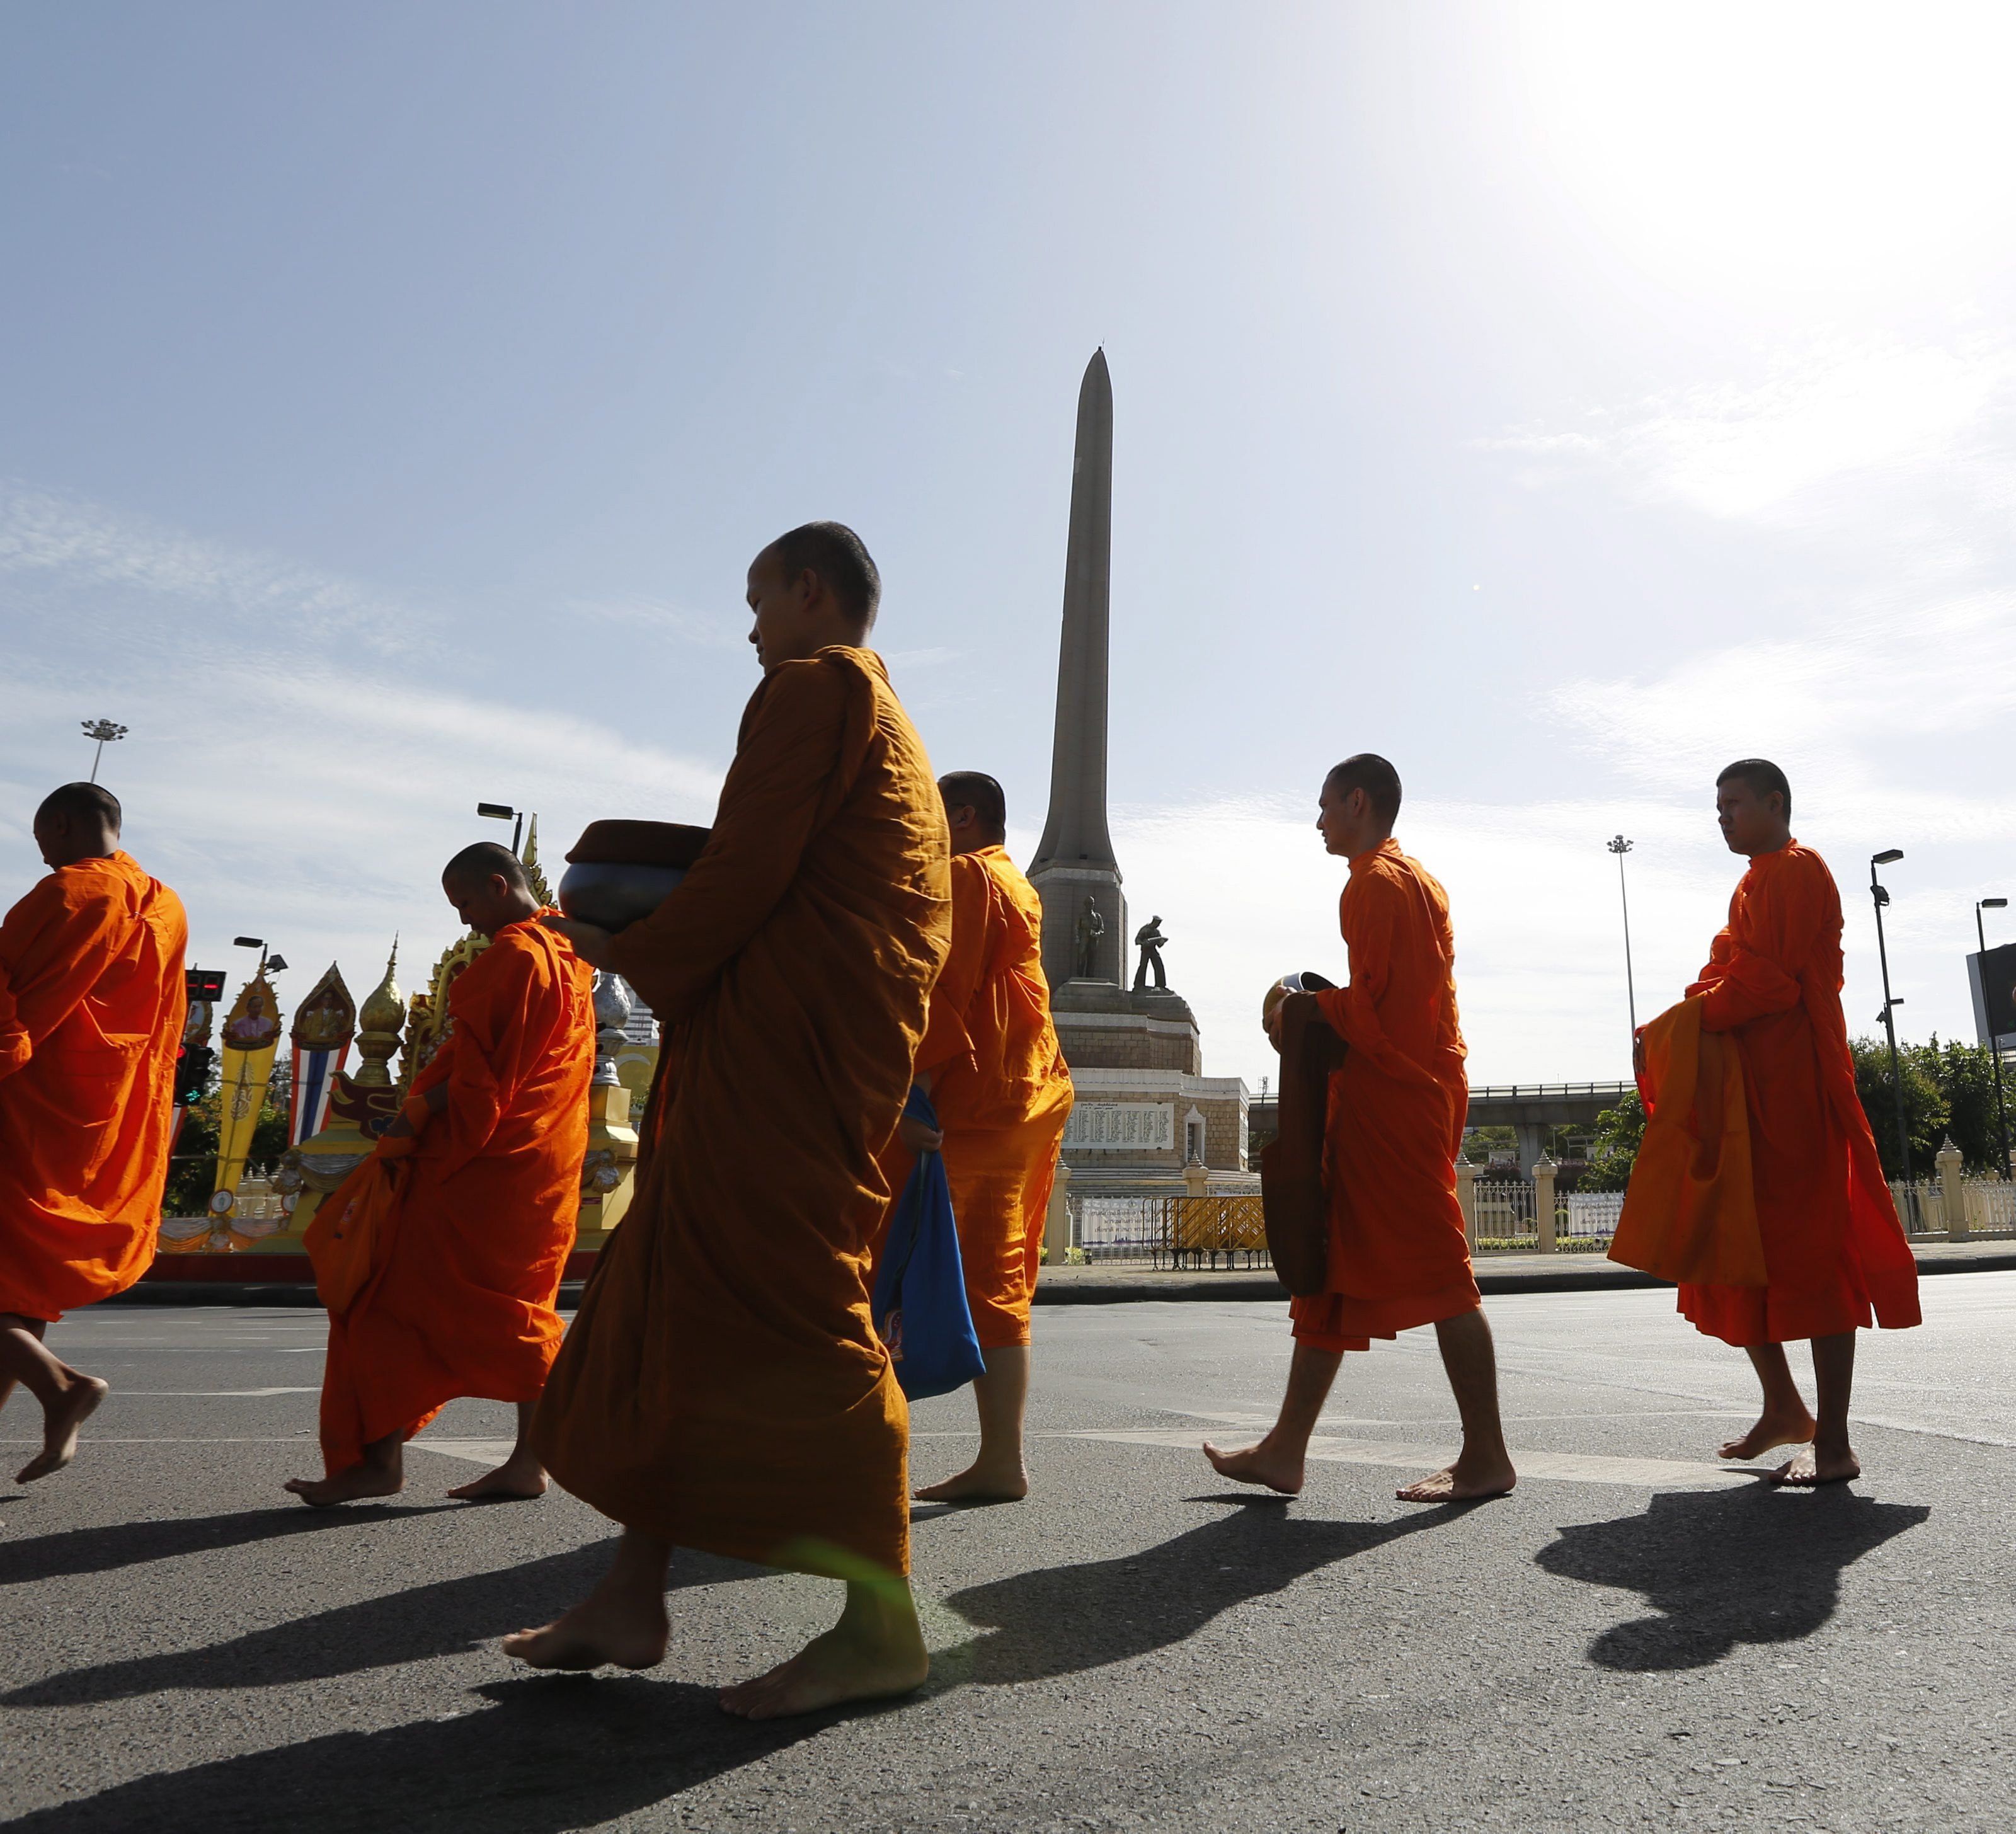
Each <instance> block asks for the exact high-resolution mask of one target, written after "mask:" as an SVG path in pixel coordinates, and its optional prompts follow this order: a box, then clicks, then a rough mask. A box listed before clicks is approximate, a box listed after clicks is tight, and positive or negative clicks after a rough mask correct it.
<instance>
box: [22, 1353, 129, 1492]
mask: <svg viewBox="0 0 2016 1834" xmlns="http://www.w3.org/2000/svg"><path fill="white" fill-rule="evenodd" d="M111 1392H112V1390H111V1389H110V1386H108V1385H106V1383H104V1382H100V1381H99V1379H98V1378H97V1377H96V1376H95V1375H80V1376H77V1377H75V1378H74V1380H73V1381H72V1382H71V1385H70V1388H69V1389H68V1390H67V1392H66V1393H65V1394H64V1395H63V1397H62V1399H61V1400H58V1401H57V1402H56V1403H55V1404H54V1405H53V1406H49V1407H45V1408H44V1409H43V1410H42V1449H41V1450H40V1451H39V1452H38V1453H37V1454H35V1455H34V1457H32V1458H31V1459H30V1460H29V1461H28V1462H27V1464H26V1465H23V1466H22V1467H21V1468H20V1470H19V1471H18V1472H16V1473H15V1475H14V1481H15V1483H17V1484H31V1483H34V1481H35V1479H37V1478H38V1477H47V1476H48V1475H49V1474H50V1472H56V1471H60V1470H62V1469H63V1467H64V1466H65V1465H67V1464H69V1463H70V1461H71V1460H72V1459H73V1458H74V1457H76V1456H77V1429H78V1428H79V1427H81V1426H82V1425H84V1423H85V1421H87V1420H88V1419H89V1418H91V1417H92V1414H95V1413H96V1412H97V1411H98V1405H99V1403H100V1402H101V1401H103V1400H104V1399H105V1397H106V1396H107V1395H109V1394H110V1393H111Z"/></svg>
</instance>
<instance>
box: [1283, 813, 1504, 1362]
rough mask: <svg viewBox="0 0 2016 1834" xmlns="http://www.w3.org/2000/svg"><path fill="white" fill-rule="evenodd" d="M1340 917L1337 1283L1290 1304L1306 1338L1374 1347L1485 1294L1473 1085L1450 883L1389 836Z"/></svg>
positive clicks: (1334, 1161) (1357, 868)
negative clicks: (1467, 1160) (1464, 1194)
mask: <svg viewBox="0 0 2016 1834" xmlns="http://www.w3.org/2000/svg"><path fill="white" fill-rule="evenodd" d="M1337 922H1338V926H1339V928H1341V929H1342V931H1343V932H1344V942H1345V950H1346V952H1347V953H1348V957H1349V959H1350V964H1351V982H1350V985H1348V986H1345V987H1336V988H1330V989H1326V990H1324V991H1323V992H1321V993H1318V994H1317V995H1316V1000H1317V1002H1318V1003H1319V1005H1320V1006H1321V1007H1322V1008H1323V1017H1324V1018H1325V1019H1326V1020H1327V1021H1329V1023H1330V1028H1331V1029H1332V1030H1334V1031H1335V1032H1337V1034H1338V1036H1340V1037H1341V1038H1342V1039H1343V1040H1344V1041H1345V1043H1346V1044H1347V1045H1348V1046H1349V1047H1350V1048H1349V1050H1348V1051H1347V1053H1346V1054H1345V1060H1344V1062H1343V1065H1342V1066H1341V1068H1338V1069H1336V1070H1334V1071H1333V1072H1331V1074H1330V1105H1329V1115H1328V1121H1327V1137H1326V1139H1325V1141H1324V1151H1323V1183H1324V1186H1325V1188H1326V1189H1327V1191H1328V1192H1329V1194H1330V1284H1329V1287H1328V1288H1327V1290H1326V1291H1324V1292H1320V1293H1313V1294H1311V1295H1309V1297H1308V1298H1306V1299H1294V1300H1293V1301H1291V1303H1290V1306H1289V1311H1290V1313H1291V1316H1292V1317H1293V1318H1294V1329H1295V1335H1296V1336H1297V1338H1298V1339H1301V1341H1302V1342H1305V1343H1310V1344H1314V1345H1316V1346H1318V1347H1319V1348H1320V1349H1330V1350H1363V1349H1369V1348H1370V1339H1373V1338H1375V1337H1392V1336H1394V1335H1396V1334H1397V1333H1399V1332H1400V1331H1408V1330H1411V1329H1412V1328H1413V1327H1414V1326H1416V1325H1417V1324H1439V1323H1440V1322H1441V1321H1442V1320H1443V1319H1445V1318H1453V1317H1456V1315H1457V1314H1458V1313H1463V1312H1470V1311H1474V1310H1476V1309H1477V1307H1478V1305H1479V1304H1480V1303H1481V1299H1480V1298H1479V1295H1478V1290H1477V1281H1476V1280H1475V1279H1474V1277H1472V1275H1471V1267H1470V1250H1469V1248H1468V1246H1467V1244H1466V1242H1465V1241H1464V1238H1463V1206H1462V1205H1461V1204H1460V1203H1459V1202H1457V1201H1456V1153H1457V1151H1458V1150H1459V1149H1460V1147H1461V1145H1462V1142H1463V1122H1464V1119H1465V1117H1466V1115H1467V1113H1468V1110H1469V1103H1470V1094H1469V1086H1468V1084H1467V1082H1466V1081H1465V1079H1464V1077H1463V1057H1464V1054H1465V1053H1464V1049H1463V1032H1462V1030H1461V1029H1460V1026H1459V1025H1458V1024H1457V1021H1456V979H1455V960H1456V943H1455V939H1454V938H1453V935H1451V933H1450V930H1449V897H1448V895H1447V894H1446V893H1445V892H1444V891H1443V890H1442V887H1441V886H1440V885H1438V884H1437V883H1436V882H1435V880H1434V879H1433V878H1431V877H1429V875H1428V874H1427V872H1426V871H1425V870H1424V869H1423V868H1422V867H1421V866H1420V863H1418V862H1417V861H1415V860H1413V859H1409V858H1408V857H1407V856H1406V854H1404V853H1402V852H1401V851H1400V847H1399V842H1398V841H1393V840H1391V839H1388V840H1386V841H1381V843H1380V844H1379V845H1378V846H1377V847H1376V848H1374V849H1373V850H1372V851H1371V852H1369V853H1361V854H1359V856H1357V857H1356V858H1355V859H1353V860H1352V863H1351V877H1350V878H1349V879H1348V881H1346V882H1345V888H1344V895H1343V897H1342V898H1341V899H1340V900H1339V902H1338V906H1337Z"/></svg>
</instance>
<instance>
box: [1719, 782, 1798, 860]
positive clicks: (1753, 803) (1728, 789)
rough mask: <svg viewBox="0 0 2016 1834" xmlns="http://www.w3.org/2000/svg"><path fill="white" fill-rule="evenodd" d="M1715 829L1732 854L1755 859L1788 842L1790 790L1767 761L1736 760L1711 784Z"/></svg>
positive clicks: (1790, 804) (1789, 838)
mask: <svg viewBox="0 0 2016 1834" xmlns="http://www.w3.org/2000/svg"><path fill="white" fill-rule="evenodd" d="M1715 825H1716V826H1717V827H1719V828H1720V829H1721V830H1722V838H1723V840H1724V841H1726V842H1727V843H1728V845H1729V850H1730V852H1732V853H1741V854H1743V855H1744V856H1746V857H1748V858H1749V859H1755V858H1756V857H1757V856H1758V855H1759V854H1760V853H1775V852H1777V851H1778V849H1780V848H1781V847H1783V846H1784V845H1786V844H1787V842H1788V841H1791V838H1792V786H1791V784H1789V783H1788V782H1787V781H1786V779H1785V773H1784V772H1783V771H1782V770H1780V769H1779V768H1778V767H1777V765H1775V764H1773V762H1771V761H1770V759H1769V758H1738V759H1737V761H1736V762H1734V763H1733V764H1732V765H1730V766H1729V767H1728V768H1727V769H1726V770H1724V771H1723V773H1722V775H1721V776H1719V777H1717V778H1716V779H1715Z"/></svg>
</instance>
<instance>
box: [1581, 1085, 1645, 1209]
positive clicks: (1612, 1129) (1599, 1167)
mask: <svg viewBox="0 0 2016 1834" xmlns="http://www.w3.org/2000/svg"><path fill="white" fill-rule="evenodd" d="M1644 1137H1645V1104H1644V1103H1643V1102H1642V1101H1640V1100H1639V1099H1638V1092H1637V1091H1636V1090H1632V1091H1631V1093H1630V1094H1628V1095H1626V1096H1625V1098H1624V1099H1623V1100H1622V1101H1620V1102H1619V1103H1618V1104H1617V1106H1616V1107H1615V1108H1605V1109H1604V1111H1603V1112H1602V1113H1601V1114H1600V1115H1597V1117H1596V1133H1595V1137H1593V1139H1592V1140H1590V1142H1589V1169H1588V1170H1587V1171H1586V1172H1585V1173H1582V1176H1581V1177H1580V1179H1579V1180H1577V1181H1576V1184H1575V1189H1576V1190H1578V1191H1622V1189H1623V1188H1624V1187H1625V1186H1626V1185H1627V1184H1629V1183H1630V1182H1631V1168H1632V1167H1633V1166H1634V1165H1636V1163H1637V1160H1638V1148H1639V1146H1640V1143H1641V1142H1642V1141H1643V1140H1644Z"/></svg>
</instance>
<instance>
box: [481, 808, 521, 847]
mask: <svg viewBox="0 0 2016 1834" xmlns="http://www.w3.org/2000/svg"><path fill="white" fill-rule="evenodd" d="M476 813H477V814H478V815H480V816H484V817H485V818H486V819H487V820H491V821H509V822H515V823H517V826H516V827H513V829H512V831H511V851H512V852H513V853H516V852H517V851H518V843H519V841H521V840H523V839H524V834H525V812H524V809H513V807H512V806H511V805H510V804H509V803H508V802H479V803H477V805H476Z"/></svg>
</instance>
